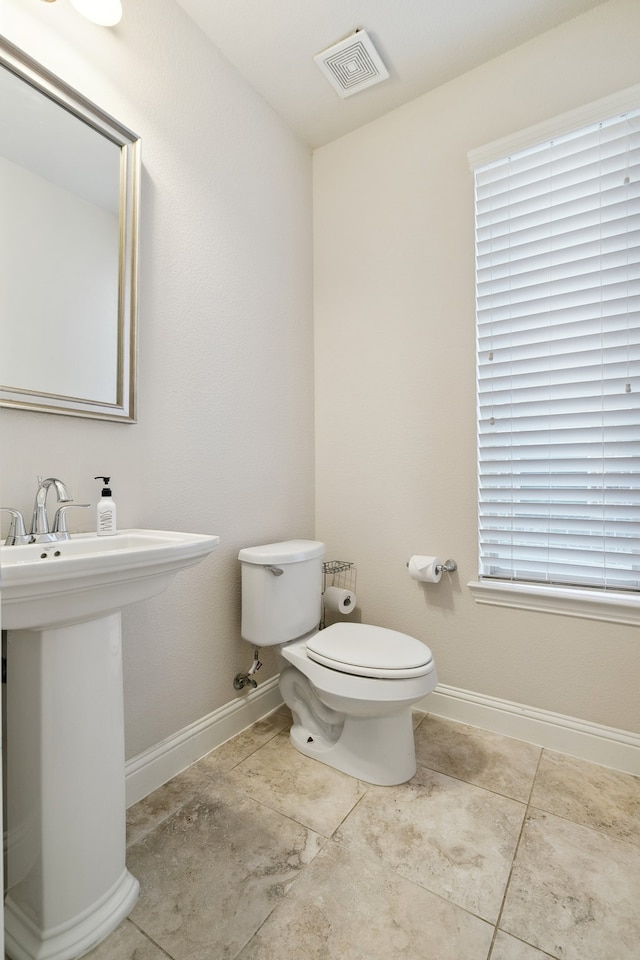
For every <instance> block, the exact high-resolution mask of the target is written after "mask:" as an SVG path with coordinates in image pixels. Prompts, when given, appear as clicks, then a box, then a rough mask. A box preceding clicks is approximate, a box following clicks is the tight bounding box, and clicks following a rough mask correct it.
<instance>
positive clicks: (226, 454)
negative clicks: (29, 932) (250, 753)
mask: <svg viewBox="0 0 640 960" xmlns="http://www.w3.org/2000/svg"><path fill="white" fill-rule="evenodd" d="M125 7H126V8H125V16H124V18H123V20H122V22H121V24H120V25H119V26H118V27H117V28H116V29H114V30H105V29H102V28H100V27H96V26H94V25H92V24H89V23H87V22H86V21H84V20H83V19H82V18H80V17H79V16H78V15H77V14H76V13H75V12H74V11H73V9H72V8H71V6H70V4H67V3H64V4H63V3H57V4H46V3H40V2H29V3H25V2H24V0H3V17H2V19H3V22H2V29H3V32H4V34H5V36H6V37H7V38H8V39H9V40H11V41H12V42H14V43H15V44H17V45H18V46H21V47H22V48H23V49H25V50H26V51H27V52H28V53H30V54H31V55H32V56H33V57H35V58H36V59H38V60H39V61H40V62H42V63H43V64H44V65H45V66H47V67H48V68H49V69H51V70H53V71H54V72H55V73H57V74H58V75H59V76H61V77H62V78H63V79H64V80H66V81H67V82H68V83H70V84H71V85H72V86H75V87H76V88H78V89H80V90H81V91H82V92H83V93H84V94H85V95H86V96H87V97H89V98H90V99H92V100H94V101H95V102H96V103H97V104H99V105H100V106H101V107H102V108H103V109H105V110H107V111H108V112H110V113H112V114H113V115H114V116H116V117H117V118H118V119H119V120H120V121H121V122H123V123H124V124H126V125H127V126H129V127H130V128H132V129H133V130H135V131H136V132H137V133H138V134H140V136H141V138H142V158H143V171H144V172H143V184H142V187H143V194H142V218H141V238H140V239H141V263H140V379H139V389H138V401H139V404H138V406H139V421H138V423H137V424H135V425H124V424H109V423H101V422H98V421H91V420H82V419H78V418H71V417H63V416H55V415H50V414H30V413H24V412H19V411H12V410H3V411H2V414H1V418H0V424H1V447H0V450H1V497H2V503H3V504H9V505H12V506H17V507H19V508H21V509H23V510H24V511H25V512H26V513H30V511H31V508H32V503H33V496H34V494H35V489H36V474H38V473H42V474H44V475H45V476H49V475H53V476H59V477H61V478H62V479H63V480H65V481H66V482H67V483H68V484H69V486H70V487H71V490H72V492H73V494H74V495H75V498H76V499H77V500H79V501H91V502H92V503H94V504H95V502H96V500H97V499H98V495H99V491H100V488H99V485H98V484H97V483H96V482H95V481H94V480H93V477H94V476H95V475H96V474H101V473H107V474H110V475H111V477H112V486H113V491H114V496H115V499H116V502H117V506H118V522H119V526H120V527H123V528H124V527H135V526H142V527H155V528H161V529H163V528H164V529H174V530H186V531H194V532H203V533H215V534H218V535H219V536H220V537H221V546H220V548H219V550H218V551H217V552H216V553H215V554H213V555H212V556H211V557H210V558H208V559H207V560H206V561H205V562H204V563H202V564H201V565H200V566H198V567H196V568H193V569H192V570H190V571H188V572H186V573H183V574H181V575H180V576H179V577H178V578H177V579H176V580H175V582H174V586H173V587H172V588H171V589H170V590H168V591H167V592H166V593H164V594H163V595H161V596H159V597H157V598H155V599H153V600H150V601H148V602H146V603H142V604H138V605H137V606H135V607H133V608H130V609H128V610H126V611H125V612H124V616H123V628H124V649H125V714H126V730H127V756H128V757H131V756H135V755H136V754H138V753H140V752H141V751H142V750H144V749H145V748H147V747H149V746H151V745H153V744H156V743H158V742H159V741H161V740H162V739H163V738H165V737H168V736H169V735H171V734H173V733H175V732H177V731H179V730H181V729H182V728H183V727H185V726H187V725H188V724H189V723H191V722H193V721H196V720H199V719H200V718H201V717H204V716H207V715H208V714H209V713H210V712H212V711H214V710H215V709H217V708H218V707H220V706H222V705H224V704H226V703H228V702H230V701H233V700H234V698H235V697H236V696H237V695H236V694H235V692H234V690H233V686H232V680H233V676H234V675H235V674H236V673H237V672H238V670H244V669H246V668H247V667H248V665H249V663H250V660H251V649H250V647H249V646H248V644H246V643H245V642H244V641H242V640H241V639H240V632H239V564H238V562H237V559H236V558H237V553H238V549H239V548H240V547H242V546H246V545H248V544H253V543H259V542H266V541H269V540H274V539H279V538H286V537H291V536H313V533H314V529H313V523H314V514H313V498H314V477H313V349H312V348H313V341H312V302H311V295H312V285H311V157H310V154H309V151H308V150H307V149H306V148H305V147H303V146H301V145H300V143H299V142H298V141H297V140H296V138H295V137H294V136H293V134H291V133H290V132H289V131H288V129H287V128H286V127H285V126H284V124H283V123H282V121H281V120H280V119H279V118H278V117H277V116H276V115H275V113H274V112H273V111H272V110H270V109H269V108H268V107H267V105H266V104H265V102H264V101H263V100H262V99H261V98H260V97H259V96H258V95H257V94H256V93H255V92H254V91H253V90H252V89H251V88H250V87H249V86H248V84H247V83H246V82H245V81H244V80H243V79H242V78H241V77H240V76H239V75H238V74H237V72H236V71H234V70H233V69H232V68H231V67H230V66H229V65H228V63H227V62H226V61H225V60H223V58H222V57H221V56H220V55H219V54H218V53H217V51H216V50H215V48H214V47H213V46H212V45H211V43H209V42H208V41H207V40H206V39H205V38H204V36H203V34H202V33H201V32H200V31H199V30H197V29H196V28H195V27H194V25H193V24H192V23H191V21H190V20H188V18H187V17H186V16H185V14H184V13H183V11H182V9H181V8H180V7H178V6H177V5H176V4H175V3H173V2H172V0H134V2H129V3H127V4H126V5H125ZM73 520H74V522H75V524H76V529H80V528H82V529H88V528H89V525H90V523H92V522H94V512H93V511H91V515H90V517H87V518H86V519H85V518H84V517H83V516H81V515H80V514H78V516H75V515H74V517H73ZM83 521H84V522H83ZM5 531H6V527H3V533H4V532H5ZM264 659H265V668H264V670H263V671H261V676H268V675H269V674H270V673H272V672H273V662H272V658H271V657H269V656H265V658H264Z"/></svg>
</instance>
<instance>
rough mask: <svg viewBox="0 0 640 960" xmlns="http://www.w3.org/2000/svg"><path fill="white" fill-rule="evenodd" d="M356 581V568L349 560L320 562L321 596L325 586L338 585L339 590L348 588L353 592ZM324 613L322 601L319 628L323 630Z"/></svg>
mask: <svg viewBox="0 0 640 960" xmlns="http://www.w3.org/2000/svg"><path fill="white" fill-rule="evenodd" d="M357 582H358V571H357V570H356V567H355V564H354V563H353V562H352V561H351V560H325V562H324V563H323V564H322V595H323V596H324V592H325V590H326V589H327V587H338V588H339V589H340V590H350V591H351V592H352V593H355V592H356V584H357ZM324 614H325V607H324V603H323V604H322V620H321V621H320V629H321V630H323V629H324V627H325V626H326V624H325V619H324Z"/></svg>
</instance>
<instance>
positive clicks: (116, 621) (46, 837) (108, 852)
mask: <svg viewBox="0 0 640 960" xmlns="http://www.w3.org/2000/svg"><path fill="white" fill-rule="evenodd" d="M52 562H54V561H52ZM7 648H8V649H7V687H6V690H7V745H8V750H7V875H8V876H7V886H8V893H7V898H6V902H5V931H6V950H7V954H8V956H9V957H11V958H12V960H47V958H55V960H71V958H75V957H79V956H82V955H83V954H84V953H86V952H87V951H88V950H90V949H91V948H92V947H93V946H95V945H96V944H97V943H99V942H100V941H101V940H103V939H104V937H106V936H107V935H108V934H109V933H110V932H111V931H112V930H114V929H115V927H117V926H118V924H119V923H120V922H121V921H122V920H123V919H124V918H125V917H126V916H127V915H128V914H129V913H130V911H131V909H132V908H133V905H134V904H135V902H136V899H137V896H138V881H137V880H135V879H134V877H132V876H131V874H130V873H129V872H128V871H127V869H126V867H125V850H126V836H125V812H126V811H125V806H126V804H125V782H124V716H123V689H122V640H121V629H120V613H112V614H109V615H107V616H103V617H101V618H99V619H95V620H89V621H84V622H82V623H73V624H70V625H68V626H61V627H55V628H51V629H45V630H38V631H35V630H19V631H9V634H8V644H7Z"/></svg>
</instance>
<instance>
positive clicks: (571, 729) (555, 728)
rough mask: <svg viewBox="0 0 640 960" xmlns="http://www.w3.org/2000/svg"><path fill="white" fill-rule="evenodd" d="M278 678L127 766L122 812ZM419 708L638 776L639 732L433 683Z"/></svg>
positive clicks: (232, 730)
mask: <svg viewBox="0 0 640 960" xmlns="http://www.w3.org/2000/svg"><path fill="white" fill-rule="evenodd" d="M278 679H279V678H278V677H277V676H276V677H271V678H270V679H269V680H265V682H264V683H262V684H260V686H259V687H258V688H257V689H256V690H252V691H251V693H249V694H247V696H246V697H243V698H241V699H238V700H234V701H232V702H231V703H227V704H225V705H224V706H223V707H220V709H218V710H214V712H213V713H210V714H209V715H208V716H206V717H203V718H202V719H201V720H197V721H196V722H195V723H192V724H190V725H189V726H188V727H185V728H184V729H182V730H179V731H178V733H175V734H173V736H171V737H167V739H166V740H163V741H161V743H158V744H156V745H155V746H153V747H151V748H150V749H149V750H145V751H144V753H140V754H138V756H137V757H133V758H132V759H131V760H128V761H127V763H126V765H125V775H126V790H127V807H130V806H131V805H132V804H134V803H137V801H138V800H142V798H143V797H146V796H148V794H150V793H152V792H153V791H154V790H157V788H158V787H161V786H162V784H163V783H166V782H167V781H168V780H171V778H172V777H175V776H177V774H179V773H180V772H181V771H182V770H184V769H186V767H188V766H189V765H190V764H192V763H194V762H195V761H196V760H199V759H200V757H203V756H204V755H205V754H207V753H209V751H210V750H214V749H215V748H216V747H219V746H220V745H221V744H222V743H224V742H225V740H228V739H229V738H230V737H235V736H236V734H238V733H240V731H241V730H244V729H245V728H246V727H248V726H250V725H251V724H252V723H255V722H256V720H259V719H260V718H261V717H264V716H266V715H267V714H268V713H271V711H272V710H276V709H277V708H278V707H279V706H280V705H281V704H282V697H281V696H280V691H279V689H278ZM416 709H418V710H424V712H425V713H432V714H433V715H434V716H437V717H446V718H448V719H449V720H458V721H459V722H461V723H468V724H471V726H474V727H480V728H481V729H483V730H491V731H492V732H493V733H500V734H502V735H503V736H506V737H514V738H515V739H516V740H526V741H527V742H528V743H535V744H538V745H539V746H541V747H547V748H548V749H549V750H556V751H558V753H567V754H569V755H570V756H572V757H578V758H580V759H581V760H589V761H591V762H592V763H601V764H602V765H603V766H605V767H612V768H613V769H615V770H622V771H623V772H625V773H631V774H633V775H634V776H640V735H638V734H635V733H630V732H628V731H626V730H616V729H615V728H613V727H605V726H602V725H601V724H597V723H590V722H589V721H587V720H577V719H575V718H574V717H565V716H563V715H562V714H559V713H551V712H550V711H548V710H539V709H538V708H536V707H528V706H526V705H525V704H521V703H512V702H511V701H510V700H500V699H498V698H496V697H488V696H484V695H482V694H479V693H473V692H472V691H470V690H460V689H459V688H457V687H449V686H446V685H445V684H438V686H437V687H436V689H435V690H434V691H433V693H430V694H428V696H426V697H425V698H424V699H423V700H421V701H420V702H419V703H417V704H416Z"/></svg>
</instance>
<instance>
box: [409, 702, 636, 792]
mask: <svg viewBox="0 0 640 960" xmlns="http://www.w3.org/2000/svg"><path fill="white" fill-rule="evenodd" d="M416 708H417V709H418V710H424V712H425V713H432V714H434V716H437V717H446V718H448V719H449V720H458V721H460V722H461V723H468V724H471V726H474V727H481V728H482V729H484V730H491V731H492V732H493V733H500V734H502V735H503V736H506V737H514V738H515V739H516V740H526V741H528V742H529V743H535V744H537V745H539V746H541V747H547V748H548V749H549V750H555V751H557V752H558V753H567V754H569V755H570V756H572V757H578V758H579V759H581V760H589V761H591V762H592V763H600V764H602V765H603V766H605V767H612V768H613V769H615V770H622V771H623V772H624V773H631V774H633V775H634V776H636V777H637V776H640V735H638V734H636V733H631V732H629V731H627V730H617V729H615V728H614V727H605V726H603V725H601V724H598V723H591V722H589V721H587V720H577V719H576V718H575V717H566V716H563V715H562V714H559V713H551V712H550V711H548V710H539V709H538V708H537V707H528V706H526V705H525V704H522V703H512V702H511V701H510V700H500V699H498V698H496V697H487V696H483V695H482V694H479V693H473V692H472V691H470V690H460V689H459V688H457V687H449V686H446V685H445V684H438V686H437V687H436V689H435V690H434V691H433V693H430V694H429V695H428V696H426V697H425V698H424V699H423V700H421V701H420V702H419V703H417V704H416Z"/></svg>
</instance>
